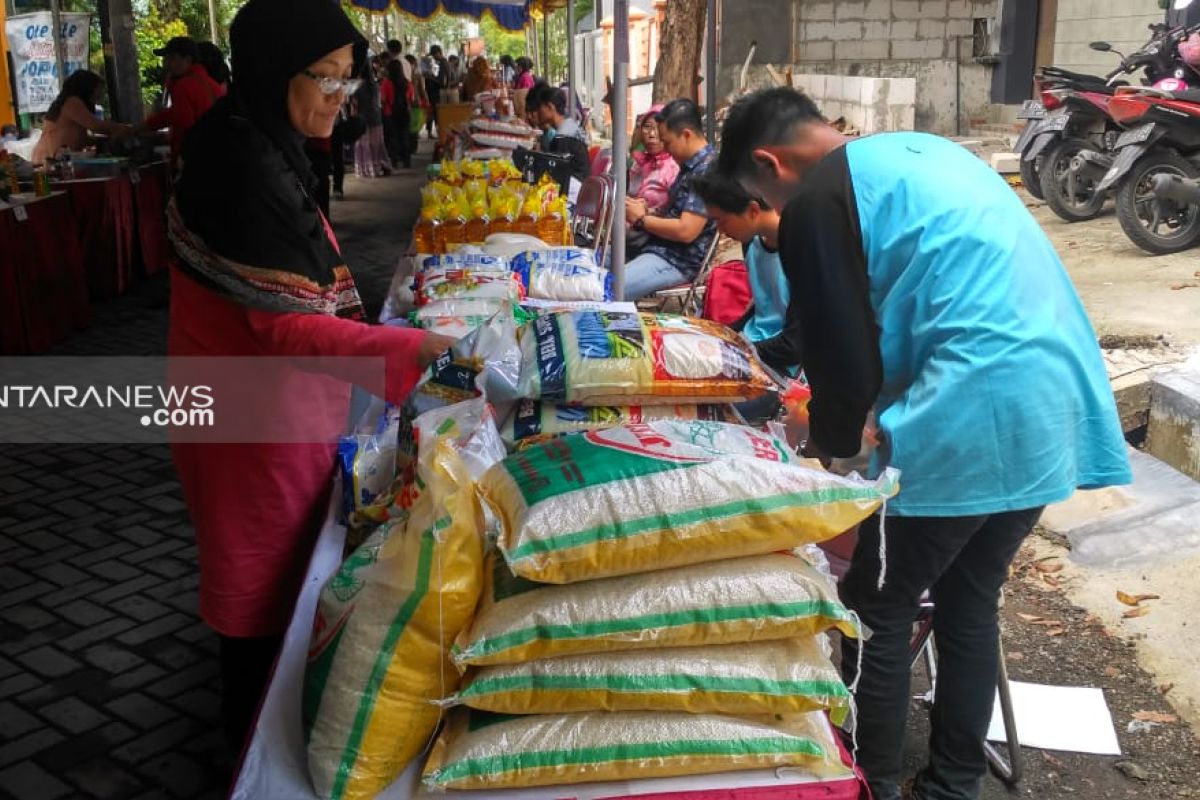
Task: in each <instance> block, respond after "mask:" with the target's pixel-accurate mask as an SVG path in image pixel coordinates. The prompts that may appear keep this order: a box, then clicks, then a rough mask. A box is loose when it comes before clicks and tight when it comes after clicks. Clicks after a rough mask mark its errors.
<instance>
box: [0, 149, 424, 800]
mask: <svg viewBox="0 0 1200 800" xmlns="http://www.w3.org/2000/svg"><path fill="white" fill-rule="evenodd" d="M422 144H424V145H426V147H428V144H427V143H425V142H422ZM419 163H420V164H422V165H423V164H424V163H425V162H424V161H423V160H422V161H421V162H419ZM419 174H420V173H419V172H417V171H414V172H410V173H405V174H404V175H402V176H393V177H391V178H383V179H378V180H374V181H359V180H356V179H354V178H347V184H346V189H347V199H346V201H344V202H340V203H337V204H336V205H335V206H334V208H333V214H332V216H333V220H334V227H335V230H337V233H338V236H339V239H340V241H341V244H342V248H343V253H344V254H345V255H346V257H347V262H348V263H349V264H350V265H351V267H352V269H353V270H354V272H355V275H356V278H357V279H358V281H359V284H360V290H361V292H362V294H363V299H364V302H365V303H366V305H367V307H368V310H369V311H370V312H371V313H377V312H378V309H379V307H380V305H381V303H382V300H383V293H384V291H385V290H386V288H387V284H388V280H389V279H390V276H391V273H392V268H393V265H394V263H395V260H396V257H397V256H398V254H399V253H400V252H401V251H402V249H403V247H404V245H405V243H406V240H407V237H408V231H409V229H410V228H411V225H412V221H413V219H414V218H415V215H416V211H417V207H418V206H419V196H418V188H419V186H420V185H421V183H422V179H421V178H420V177H419ZM166 291H167V287H166V284H165V281H159V282H158V283H151V284H144V285H142V286H141V287H139V288H138V289H137V290H136V291H135V292H134V293H133V294H131V295H128V296H126V297H123V298H119V299H117V300H115V301H111V302H108V303H105V304H103V305H99V306H97V307H96V309H95V321H94V323H93V325H92V327H91V328H89V329H88V330H86V331H84V332H82V333H79V334H77V335H76V336H75V337H73V338H72V339H70V340H68V341H66V342H64V343H63V344H62V345H60V346H59V347H58V348H57V350H56V351H55V354H58V355H154V354H162V353H164V352H165V349H166V347H165V344H166V329H167V312H166V309H165V307H163V305H162V298H163V297H164V296H165V294H166ZM196 584H197V575H196V548H195V544H194V541H193V538H192V531H191V526H190V524H189V522H188V515H187V509H186V507H185V505H184V502H183V498H182V495H181V492H180V489H179V485H178V483H177V482H176V479H175V475H174V470H173V468H172V465H171V459H170V453H169V451H168V450H167V448H166V447H163V446H103V447H100V446H89V447H66V446H61V445H60V446H28V445H22V446H15V445H8V446H0V797H4V798H7V797H12V798H20V800H56V799H57V798H122V800H124V799H125V798H129V799H130V800H133V799H135V798H136V799H137V800H141V799H142V798H160V797H177V798H217V797H222V796H224V794H225V790H226V787H227V784H228V778H229V774H230V771H231V769H232V762H231V758H230V756H229V755H228V754H227V753H226V751H225V747H224V742H223V740H222V737H221V734H220V730H219V724H218V719H217V714H218V711H219V708H220V678H219V670H218V663H217V660H216V657H215V656H216V644H217V643H216V638H215V636H214V635H213V634H212V632H211V631H210V630H209V629H208V628H207V627H206V626H205V625H204V624H203V623H202V622H201V621H200V619H199V617H198V616H197V585H196Z"/></svg>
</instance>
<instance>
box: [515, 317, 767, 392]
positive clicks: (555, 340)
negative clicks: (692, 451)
mask: <svg viewBox="0 0 1200 800" xmlns="http://www.w3.org/2000/svg"><path fill="white" fill-rule="evenodd" d="M521 350H522V356H523V358H522V366H521V382H520V390H521V397H527V398H530V399H542V400H549V401H554V402H558V403H567V404H570V405H584V406H624V405H655V404H658V405H663V404H667V405H669V404H672V403H736V402H740V401H742V400H749V399H752V398H755V397H758V396H760V395H762V394H763V393H764V392H766V391H767V390H768V389H770V388H772V387H773V386H774V382H773V381H772V380H771V378H770V377H768V375H767V373H766V371H765V370H764V369H763V367H762V364H761V363H760V362H759V360H758V356H756V355H755V354H754V353H753V351H752V350H751V349H750V347H749V346H748V345H747V344H746V343H745V342H744V341H743V340H742V339H741V338H740V337H739V336H738V335H737V334H736V333H734V332H733V331H731V330H729V329H728V328H726V327H725V326H723V325H720V324H718V323H716V322H711V321H709V320H704V319H691V318H688V317H678V316H673V315H669V314H633V313H626V312H605V311H571V312H560V313H552V314H546V315H543V316H541V317H538V318H537V319H536V320H534V321H533V322H532V323H530V324H529V325H528V326H526V327H525V328H524V329H523V330H522V331H521Z"/></svg>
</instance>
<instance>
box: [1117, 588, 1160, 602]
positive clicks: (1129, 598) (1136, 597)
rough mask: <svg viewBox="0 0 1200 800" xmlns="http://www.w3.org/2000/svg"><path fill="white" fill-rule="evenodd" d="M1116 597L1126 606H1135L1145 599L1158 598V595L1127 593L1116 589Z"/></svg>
mask: <svg viewBox="0 0 1200 800" xmlns="http://www.w3.org/2000/svg"><path fill="white" fill-rule="evenodd" d="M1117 599H1118V600H1120V601H1121V602H1122V603H1124V604H1125V605H1127V606H1136V605H1138V604H1139V603H1141V602H1143V601H1145V600H1159V599H1160V597H1159V596H1158V595H1156V594H1129V593H1127V592H1122V591H1120V590H1118V591H1117Z"/></svg>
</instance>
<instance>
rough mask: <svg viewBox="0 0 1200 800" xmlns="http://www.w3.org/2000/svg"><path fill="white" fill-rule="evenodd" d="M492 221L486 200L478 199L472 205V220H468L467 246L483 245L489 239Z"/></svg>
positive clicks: (466, 231)
mask: <svg viewBox="0 0 1200 800" xmlns="http://www.w3.org/2000/svg"><path fill="white" fill-rule="evenodd" d="M490 221H491V220H490V219H489V217H488V212H487V200H486V198H484V197H476V198H475V200H474V201H473V202H472V203H471V218H470V219H468V220H467V226H466V230H465V235H466V242H467V244H483V240H484V239H486V238H487V237H488V224H489V222H490Z"/></svg>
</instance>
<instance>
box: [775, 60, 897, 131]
mask: <svg viewBox="0 0 1200 800" xmlns="http://www.w3.org/2000/svg"><path fill="white" fill-rule="evenodd" d="M792 85H793V86H795V87H796V88H798V89H803V90H804V91H805V92H806V93H807V94H808V95H809V96H810V97H812V99H813V100H814V101H815V102H816V104H817V105H818V106H819V107H820V108H821V111H822V112H823V113H824V114H825V116H826V117H828V118H829V119H830V120H835V119H837V118H838V117H845V118H846V120H847V121H848V122H850V123H852V124H854V125H855V126H856V127H857V128H858V129H859V130H860V131H862V132H863V133H879V132H881V131H907V130H912V129H913V123H914V119H913V117H914V110H915V107H916V89H917V82H916V80H915V79H913V78H863V77H854V76H849V75H811V74H799V75H797V74H793V75H792Z"/></svg>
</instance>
